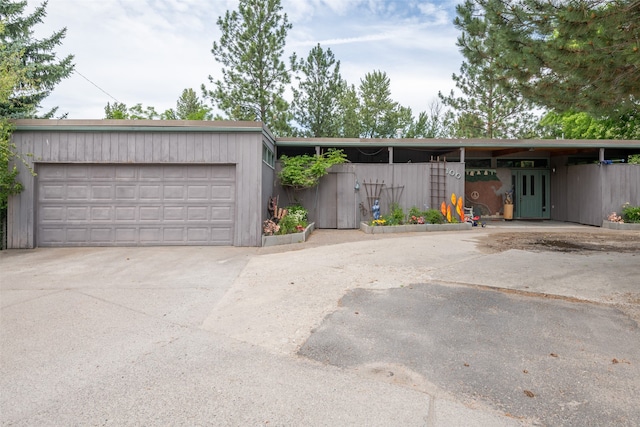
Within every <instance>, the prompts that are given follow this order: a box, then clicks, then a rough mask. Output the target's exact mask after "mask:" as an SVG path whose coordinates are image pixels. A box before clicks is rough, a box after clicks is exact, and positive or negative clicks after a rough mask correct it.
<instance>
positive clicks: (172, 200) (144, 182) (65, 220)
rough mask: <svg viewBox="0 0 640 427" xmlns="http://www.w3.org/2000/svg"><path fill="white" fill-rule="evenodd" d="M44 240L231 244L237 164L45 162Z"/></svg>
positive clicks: (40, 192)
mask: <svg viewBox="0 0 640 427" xmlns="http://www.w3.org/2000/svg"><path fill="white" fill-rule="evenodd" d="M36 181H37V190H36V191H37V206H36V222H37V230H36V242H37V246H42V247H45V246H55V247H60V246H127V245H130V246H154V245H232V244H233V226H234V218H235V193H236V185H235V166H234V165H179V164H149V165H140V164H137V165H127V164H40V165H39V166H38V169H37V178H36Z"/></svg>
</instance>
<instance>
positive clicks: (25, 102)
mask: <svg viewBox="0 0 640 427" xmlns="http://www.w3.org/2000/svg"><path fill="white" fill-rule="evenodd" d="M26 6H27V2H26V0H25V1H11V0H0V17H1V18H2V22H3V25H4V31H3V32H2V33H1V34H0V42H1V44H2V46H3V49H2V52H1V53H2V55H19V56H20V59H21V60H20V66H21V67H22V68H23V70H24V74H25V75H27V76H29V80H30V82H31V84H29V85H22V84H18V85H17V86H15V87H14V88H13V91H12V94H11V96H10V97H9V98H7V99H6V100H2V101H0V116H2V117H12V118H28V117H35V115H36V113H37V109H38V108H39V106H40V103H41V102H42V100H44V99H45V98H46V97H47V96H48V95H49V94H50V93H51V91H52V90H53V89H54V88H55V86H56V85H57V84H58V83H60V81H62V79H65V78H67V77H68V76H69V75H70V74H71V73H72V72H73V67H74V65H73V63H72V61H73V56H72V55H68V56H66V57H65V58H63V59H58V58H57V57H56V54H55V52H54V51H53V49H55V47H56V46H59V45H60V44H62V41H63V39H64V37H65V34H66V31H67V30H66V28H63V29H62V30H59V31H56V32H54V33H53V34H52V35H51V36H50V37H48V38H44V39H40V40H38V39H35V38H34V37H33V27H34V26H35V25H36V24H39V23H42V22H43V19H44V17H45V16H46V7H47V2H46V1H45V2H44V3H42V4H41V5H40V6H38V7H36V9H35V10H34V11H33V13H31V14H30V15H25V8H26ZM56 110H57V108H54V109H52V110H51V111H49V112H47V113H45V114H44V117H45V118H49V117H52V116H53V114H55V111H56Z"/></svg>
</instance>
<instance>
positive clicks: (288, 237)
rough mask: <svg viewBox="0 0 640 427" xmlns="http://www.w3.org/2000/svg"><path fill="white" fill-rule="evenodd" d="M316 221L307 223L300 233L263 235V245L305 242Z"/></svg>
mask: <svg viewBox="0 0 640 427" xmlns="http://www.w3.org/2000/svg"><path fill="white" fill-rule="evenodd" d="M314 226H315V223H313V222H312V223H311V224H309V225H307V227H306V228H305V229H304V230H303V231H301V232H300V233H290V234H276V235H273V236H262V247H263V248H264V247H267V246H278V245H289V244H291V243H301V242H305V241H306V240H307V239H308V238H309V235H310V234H311V232H312V231H313V229H314Z"/></svg>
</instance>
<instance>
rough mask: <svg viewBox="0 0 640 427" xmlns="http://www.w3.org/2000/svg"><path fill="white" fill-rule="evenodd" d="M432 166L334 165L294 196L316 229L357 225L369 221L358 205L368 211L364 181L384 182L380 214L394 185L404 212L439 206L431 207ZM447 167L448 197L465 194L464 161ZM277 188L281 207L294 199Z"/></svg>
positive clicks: (369, 207) (414, 164) (427, 164)
mask: <svg viewBox="0 0 640 427" xmlns="http://www.w3.org/2000/svg"><path fill="white" fill-rule="evenodd" d="M431 167H432V165H431V164H430V163H401V164H400V163H398V164H391V165H390V164H360V163H350V164H343V165H336V166H333V167H332V168H331V169H330V171H329V174H328V175H327V176H325V177H323V178H322V179H321V180H320V184H319V185H318V187H317V188H313V189H310V190H307V191H305V192H303V193H301V194H298V195H296V197H298V199H299V200H300V201H301V202H302V204H303V206H304V207H305V208H306V209H307V210H308V211H309V217H310V219H311V220H312V221H315V222H316V227H317V228H338V229H353V228H358V227H359V226H360V222H361V221H367V220H369V214H367V215H365V216H363V215H362V210H361V205H362V207H364V209H365V210H366V211H367V212H370V210H371V206H370V202H369V200H368V198H367V189H366V185H365V183H369V182H374V183H375V181H376V180H378V182H379V183H382V182H383V181H384V184H385V185H384V187H383V190H382V193H381V195H380V204H381V213H382V214H383V215H385V214H388V213H389V205H390V204H391V202H392V201H393V197H394V196H393V194H392V193H393V191H392V190H391V188H393V187H396V190H395V192H396V196H398V195H399V197H396V198H398V203H399V204H400V206H401V207H402V209H403V210H404V211H405V213H408V211H409V209H410V208H411V207H413V206H416V207H418V208H420V209H425V208H428V207H433V208H438V207H437V206H430V200H431ZM447 169H448V170H452V171H453V174H447V178H446V187H447V200H448V199H449V197H450V195H451V193H452V192H455V193H456V194H457V195H461V194H463V193H464V164H461V163H453V162H452V163H447ZM456 174H459V175H456ZM456 176H459V178H458V177H456ZM356 180H357V181H358V182H359V184H360V189H359V190H358V191H356V190H355V184H356ZM401 186H404V188H403V189H402V190H401V193H400V190H399V188H397V187H401ZM277 191H278V193H277V194H279V196H280V205H281V206H285V205H287V204H291V203H293V200H290V199H289V197H291V199H293V196H292V195H290V194H287V192H286V191H285V190H284V189H283V188H282V187H280V186H277ZM370 191H371V190H370ZM371 195H372V194H371Z"/></svg>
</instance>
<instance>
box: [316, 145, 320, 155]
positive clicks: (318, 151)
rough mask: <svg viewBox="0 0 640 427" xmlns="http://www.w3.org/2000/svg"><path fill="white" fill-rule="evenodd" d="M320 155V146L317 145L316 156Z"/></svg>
mask: <svg viewBox="0 0 640 427" xmlns="http://www.w3.org/2000/svg"><path fill="white" fill-rule="evenodd" d="M319 155H320V146H319V145H316V156H319Z"/></svg>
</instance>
